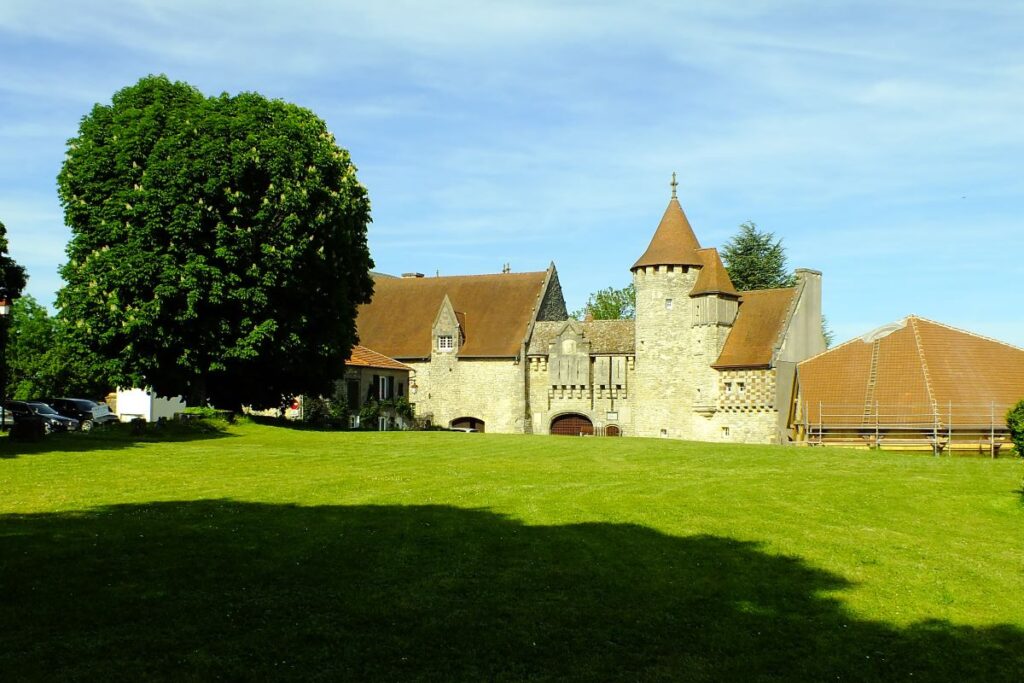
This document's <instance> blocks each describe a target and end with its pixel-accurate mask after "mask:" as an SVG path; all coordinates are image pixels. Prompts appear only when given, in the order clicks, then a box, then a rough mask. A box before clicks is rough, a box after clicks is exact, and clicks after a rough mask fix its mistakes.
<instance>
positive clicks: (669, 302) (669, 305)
mask: <svg viewBox="0 0 1024 683" xmlns="http://www.w3.org/2000/svg"><path fill="white" fill-rule="evenodd" d="M665 310H666V311H671V310H672V299H665Z"/></svg>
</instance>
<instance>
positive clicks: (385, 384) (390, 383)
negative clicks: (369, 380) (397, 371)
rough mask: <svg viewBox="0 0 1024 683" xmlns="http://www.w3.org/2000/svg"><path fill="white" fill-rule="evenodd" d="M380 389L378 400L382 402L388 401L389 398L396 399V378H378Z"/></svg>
mask: <svg viewBox="0 0 1024 683" xmlns="http://www.w3.org/2000/svg"><path fill="white" fill-rule="evenodd" d="M377 382H378V389H377V398H379V399H380V400H382V401H386V400H387V399H389V398H394V397H395V378H394V377H378V378H377Z"/></svg>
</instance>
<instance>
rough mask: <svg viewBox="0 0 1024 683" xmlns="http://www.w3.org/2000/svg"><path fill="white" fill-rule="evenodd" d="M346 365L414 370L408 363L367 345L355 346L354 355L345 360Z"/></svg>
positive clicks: (353, 348)
mask: <svg viewBox="0 0 1024 683" xmlns="http://www.w3.org/2000/svg"><path fill="white" fill-rule="evenodd" d="M345 365H347V366H349V367H356V368H382V369H386V370H412V368H410V367H409V366H408V365H405V364H404V363H399V362H398V361H397V360H395V359H394V358H388V357H387V356H385V355H383V354H380V353H377V352H376V351H374V350H373V349H368V348H366V347H365V346H359V345H356V346H353V347H352V357H351V358H349V359H348V360H347V361H345Z"/></svg>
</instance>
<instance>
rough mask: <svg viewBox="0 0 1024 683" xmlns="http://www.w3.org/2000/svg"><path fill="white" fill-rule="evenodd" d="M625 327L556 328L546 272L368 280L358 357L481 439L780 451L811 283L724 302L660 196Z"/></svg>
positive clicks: (808, 329) (714, 264)
mask: <svg viewBox="0 0 1024 683" xmlns="http://www.w3.org/2000/svg"><path fill="white" fill-rule="evenodd" d="M631 271H632V275H633V284H634V285H635V287H636V319H635V320H585V321H577V320H574V319H571V318H569V316H568V314H567V312H566V307H565V300H564V299H563V297H562V290H561V286H560V284H559V281H558V273H557V271H556V270H555V266H554V264H553V263H552V264H551V266H549V267H548V269H547V270H546V271H543V272H535V273H501V274H493V275H471V276H456V277H433V278H425V277H423V276H422V275H420V274H415V273H413V274H407V275H405V276H403V277H401V278H394V277H378V278H377V279H376V281H375V290H376V291H375V294H374V297H373V301H372V302H371V303H369V304H366V305H364V306H362V307H361V308H360V312H359V319H358V327H359V335H360V343H361V344H363V345H364V346H367V347H370V348H372V349H374V350H375V351H378V352H380V353H383V354H385V355H387V356H389V357H391V358H394V359H396V360H400V361H401V362H402V363H405V364H406V365H408V366H410V367H411V368H412V369H413V372H412V374H411V376H410V381H409V397H408V398H409V401H410V402H412V403H413V404H415V408H416V413H417V415H419V416H420V417H423V418H428V419H430V420H431V421H432V422H433V423H434V424H437V425H441V426H451V427H469V428H475V429H478V430H480V431H488V432H504V433H534V434H548V433H550V434H597V435H607V436H649V437H659V436H660V437H667V438H673V439H695V440H702V441H722V442H746V443H782V442H786V441H788V440H790V439H791V438H792V434H791V433H790V429H789V425H790V417H791V414H792V411H793V408H794V400H795V398H794V391H795V381H794V378H795V373H796V364H797V363H798V362H800V361H802V360H804V359H806V358H809V357H811V356H813V355H815V354H818V353H820V352H822V351H824V350H825V340H824V338H823V336H822V332H821V273H819V272H817V271H813V270H806V269H798V270H797V271H796V280H797V283H796V285H795V286H794V287H791V288H785V289H771V290H760V291H752V292H740V291H736V290H735V288H734V287H733V285H732V282H731V281H730V280H729V275H728V273H727V271H726V269H725V267H724V266H723V264H722V261H721V259H720V257H719V255H718V251H717V250H716V249H714V248H702V247H701V246H700V243H699V242H698V240H697V237H696V235H695V234H694V232H693V229H692V228H691V227H690V223H689V221H688V220H687V218H686V214H685V213H684V212H683V209H682V207H681V206H680V204H679V201H678V199H677V198H676V195H675V190H674V188H673V193H672V198H671V200H670V201H669V204H668V208H667V209H666V210H665V214H664V216H663V217H662V219H661V223H660V224H659V225H658V227H657V230H655V232H654V236H653V237H652V239H651V242H650V245H649V246H648V248H647V250H646V251H645V252H644V253H643V255H642V256H640V258H639V259H638V260H637V261H636V263H634V264H633V266H632V268H631Z"/></svg>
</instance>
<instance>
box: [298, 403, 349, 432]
mask: <svg viewBox="0 0 1024 683" xmlns="http://www.w3.org/2000/svg"><path fill="white" fill-rule="evenodd" d="M345 414H346V411H345V404H344V403H340V402H338V401H332V400H330V399H326V398H322V397H318V398H313V397H312V396H306V397H304V398H303V402H302V418H303V421H304V422H306V423H308V424H311V425H316V426H318V427H334V428H339V427H343V426H345Z"/></svg>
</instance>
